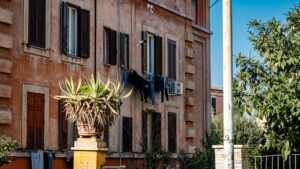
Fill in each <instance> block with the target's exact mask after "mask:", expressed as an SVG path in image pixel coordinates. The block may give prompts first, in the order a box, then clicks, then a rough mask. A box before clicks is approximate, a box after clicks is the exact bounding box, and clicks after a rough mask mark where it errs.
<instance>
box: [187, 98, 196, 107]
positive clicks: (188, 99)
mask: <svg viewBox="0 0 300 169" xmlns="http://www.w3.org/2000/svg"><path fill="white" fill-rule="evenodd" d="M194 102H195V99H194V98H193V97H189V96H188V97H186V104H187V105H189V106H194Z"/></svg>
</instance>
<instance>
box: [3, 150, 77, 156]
mask: <svg viewBox="0 0 300 169" xmlns="http://www.w3.org/2000/svg"><path fill="white" fill-rule="evenodd" d="M45 151H47V150H45ZM31 152H32V151H30V150H22V151H13V152H11V153H10V154H9V155H8V156H9V157H30V153H31ZM54 154H55V157H56V158H72V157H73V152H71V151H68V152H62V151H54Z"/></svg>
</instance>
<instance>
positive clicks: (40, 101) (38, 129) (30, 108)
mask: <svg viewBox="0 0 300 169" xmlns="http://www.w3.org/2000/svg"><path fill="white" fill-rule="evenodd" d="M44 105H45V100H44V95H43V94H36V93H27V148H28V149H32V150H36V149H43V147H44Z"/></svg>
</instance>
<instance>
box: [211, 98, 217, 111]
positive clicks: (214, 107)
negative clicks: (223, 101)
mask: <svg viewBox="0 0 300 169" xmlns="http://www.w3.org/2000/svg"><path fill="white" fill-rule="evenodd" d="M211 106H212V108H213V109H214V111H216V108H217V104H216V98H211Z"/></svg>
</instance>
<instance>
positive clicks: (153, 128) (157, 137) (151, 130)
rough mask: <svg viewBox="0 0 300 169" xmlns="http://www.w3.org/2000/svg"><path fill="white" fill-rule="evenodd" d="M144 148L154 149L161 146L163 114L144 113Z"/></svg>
mask: <svg viewBox="0 0 300 169" xmlns="http://www.w3.org/2000/svg"><path fill="white" fill-rule="evenodd" d="M142 120H143V123H142V131H143V135H142V137H143V144H142V145H143V150H144V151H153V150H158V149H160V148H161V114H160V113H157V112H148V113H147V112H143V114H142Z"/></svg>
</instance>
